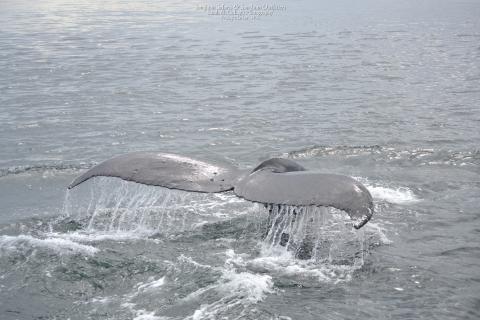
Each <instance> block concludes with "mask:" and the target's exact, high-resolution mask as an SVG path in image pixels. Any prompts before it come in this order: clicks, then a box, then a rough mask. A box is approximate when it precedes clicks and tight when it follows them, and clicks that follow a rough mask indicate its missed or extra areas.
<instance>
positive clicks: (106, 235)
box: [48, 231, 152, 242]
mask: <svg viewBox="0 0 480 320" xmlns="http://www.w3.org/2000/svg"><path fill="white" fill-rule="evenodd" d="M151 234H152V232H141V231H137V232H132V231H125V232H122V231H117V232H115V231H112V232H108V231H106V232H99V231H95V232H85V231H80V232H79V231H75V232H70V233H49V234H48V235H49V236H53V237H56V238H62V239H67V240H72V241H77V242H101V241H108V240H113V241H123V240H136V239H144V238H147V237H148V236H150V235H151Z"/></svg>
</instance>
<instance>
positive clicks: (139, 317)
mask: <svg viewBox="0 0 480 320" xmlns="http://www.w3.org/2000/svg"><path fill="white" fill-rule="evenodd" d="M164 319H168V318H165V317H158V316H156V315H155V312H148V311H146V310H138V311H137V312H136V314H135V318H133V320H164Z"/></svg>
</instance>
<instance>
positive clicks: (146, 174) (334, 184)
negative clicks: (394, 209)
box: [68, 152, 373, 229]
mask: <svg viewBox="0 0 480 320" xmlns="http://www.w3.org/2000/svg"><path fill="white" fill-rule="evenodd" d="M96 176H107V177H117V178H121V179H123V180H127V181H134V182H138V183H142V184H146V185H154V186H162V187H166V188H170V189H179V190H185V191H195V192H209V193H210V192H223V191H229V190H233V192H234V193H235V194H236V195H237V196H239V197H241V198H244V199H246V200H249V201H253V202H260V203H264V204H267V205H271V204H277V205H292V206H326V207H334V208H337V209H340V210H343V211H345V212H347V213H348V215H349V216H350V218H351V219H352V220H353V221H354V227H355V228H356V229H359V228H361V227H362V226H363V225H365V223H367V222H368V221H369V220H370V218H371V217H372V215H373V201H372V196H371V195H370V192H368V190H367V188H365V186H363V185H362V184H361V183H360V182H358V181H357V180H355V179H353V178H351V177H347V176H342V175H337V174H327V173H318V172H312V171H308V170H306V169H305V168H304V167H302V166H301V165H299V164H298V163H296V162H294V161H292V160H289V159H282V158H273V159H269V160H266V161H264V162H262V163H261V164H260V165H258V166H257V167H256V168H255V169H253V170H252V171H250V172H248V171H246V170H240V169H238V168H236V167H234V166H231V165H228V164H217V163H209V162H205V161H202V160H196V159H193V158H189V157H185V156H180V155H176V154H168V153H159V152H134V153H128V154H125V155H121V156H118V157H115V158H112V159H110V160H107V161H104V162H102V163H100V164H98V165H97V166H95V167H93V168H91V169H90V170H88V171H87V172H85V173H84V174H82V175H81V176H79V177H78V178H76V179H75V180H74V181H73V182H72V183H71V184H70V185H69V186H68V188H69V189H72V188H74V187H75V186H77V185H79V184H81V183H82V182H84V181H86V180H88V179H90V178H92V177H96Z"/></svg>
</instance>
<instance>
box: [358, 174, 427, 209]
mask: <svg viewBox="0 0 480 320" xmlns="http://www.w3.org/2000/svg"><path fill="white" fill-rule="evenodd" d="M353 178H354V179H356V180H358V181H360V182H361V183H363V184H364V185H365V187H367V189H368V191H370V194H371V195H372V197H373V198H374V199H375V200H384V201H387V202H390V203H394V204H411V203H415V202H418V201H420V200H421V199H419V198H418V197H417V196H416V195H415V193H413V191H412V190H410V189H409V188H407V187H396V188H395V187H387V186H384V185H380V184H377V183H375V184H373V183H371V182H370V181H369V180H368V179H367V178H363V177H353Z"/></svg>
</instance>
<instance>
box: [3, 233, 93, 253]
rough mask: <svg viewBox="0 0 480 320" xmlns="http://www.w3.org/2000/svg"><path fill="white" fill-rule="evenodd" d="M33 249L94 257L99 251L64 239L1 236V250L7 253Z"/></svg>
mask: <svg viewBox="0 0 480 320" xmlns="http://www.w3.org/2000/svg"><path fill="white" fill-rule="evenodd" d="M31 248H43V249H47V250H50V251H53V252H55V253H57V254H60V255H72V254H84V255H89V256H92V255H94V254H95V253H97V252H98V249H97V248H95V247H93V246H90V245H84V244H80V243H76V242H74V241H71V240H68V239H62V238H45V239H42V238H35V237H32V236H30V235H23V234H21V235H18V236H1V237H0V250H1V251H6V252H18V251H28V250H29V249H31Z"/></svg>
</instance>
